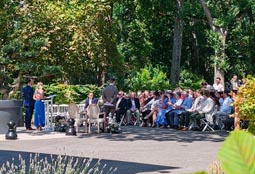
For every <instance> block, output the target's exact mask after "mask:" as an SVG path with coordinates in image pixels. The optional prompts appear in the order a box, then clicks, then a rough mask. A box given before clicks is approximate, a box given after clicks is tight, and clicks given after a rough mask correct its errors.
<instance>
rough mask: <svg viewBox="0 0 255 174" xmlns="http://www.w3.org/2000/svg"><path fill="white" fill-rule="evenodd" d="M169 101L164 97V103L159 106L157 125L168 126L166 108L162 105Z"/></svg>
mask: <svg viewBox="0 0 255 174" xmlns="http://www.w3.org/2000/svg"><path fill="white" fill-rule="evenodd" d="M167 102H168V100H167V99H164V101H163V103H161V104H160V106H159V110H158V114H157V117H156V120H155V123H156V125H157V126H166V125H167V121H166V112H167V110H166V109H162V107H163V106H164V105H166V103H167Z"/></svg>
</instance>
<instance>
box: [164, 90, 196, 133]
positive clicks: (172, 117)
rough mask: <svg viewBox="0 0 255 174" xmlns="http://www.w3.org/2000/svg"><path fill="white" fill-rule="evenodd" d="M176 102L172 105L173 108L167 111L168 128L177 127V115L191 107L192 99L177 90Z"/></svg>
mask: <svg viewBox="0 0 255 174" xmlns="http://www.w3.org/2000/svg"><path fill="white" fill-rule="evenodd" d="M176 96H177V102H176V103H175V104H174V105H173V110H172V111H170V112H169V113H168V116H167V117H168V120H169V121H168V122H170V128H174V129H178V127H179V115H180V114H181V113H183V112H185V110H187V109H190V108H191V107H192V99H191V98H190V96H189V95H188V94H187V93H186V91H183V92H182V93H180V92H177V95H176ZM178 100H179V101H178Z"/></svg>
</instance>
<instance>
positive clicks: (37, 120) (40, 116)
mask: <svg viewBox="0 0 255 174" xmlns="http://www.w3.org/2000/svg"><path fill="white" fill-rule="evenodd" d="M38 94H39V93H38ZM34 124H35V126H36V127H37V128H39V127H44V126H45V109H44V103H43V102H42V100H36V101H35V115H34Z"/></svg>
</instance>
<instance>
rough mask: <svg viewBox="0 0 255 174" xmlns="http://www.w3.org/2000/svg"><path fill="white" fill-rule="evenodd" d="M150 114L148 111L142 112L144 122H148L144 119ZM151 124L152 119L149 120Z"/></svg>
mask: <svg viewBox="0 0 255 174" xmlns="http://www.w3.org/2000/svg"><path fill="white" fill-rule="evenodd" d="M150 112H151V110H146V111H143V112H142V117H143V118H142V119H143V121H145V122H146V120H144V117H146V115H148V114H149V113H150ZM149 122H150V123H151V124H152V117H150V118H149Z"/></svg>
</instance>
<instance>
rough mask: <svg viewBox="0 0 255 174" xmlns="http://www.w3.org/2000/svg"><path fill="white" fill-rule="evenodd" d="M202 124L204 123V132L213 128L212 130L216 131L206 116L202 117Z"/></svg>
mask: <svg viewBox="0 0 255 174" xmlns="http://www.w3.org/2000/svg"><path fill="white" fill-rule="evenodd" d="M200 122H201V124H203V125H204V128H203V130H202V132H204V131H206V130H211V131H213V132H214V131H215V130H214V129H213V128H212V127H211V126H210V123H209V122H208V121H207V120H206V118H202V119H200Z"/></svg>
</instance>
